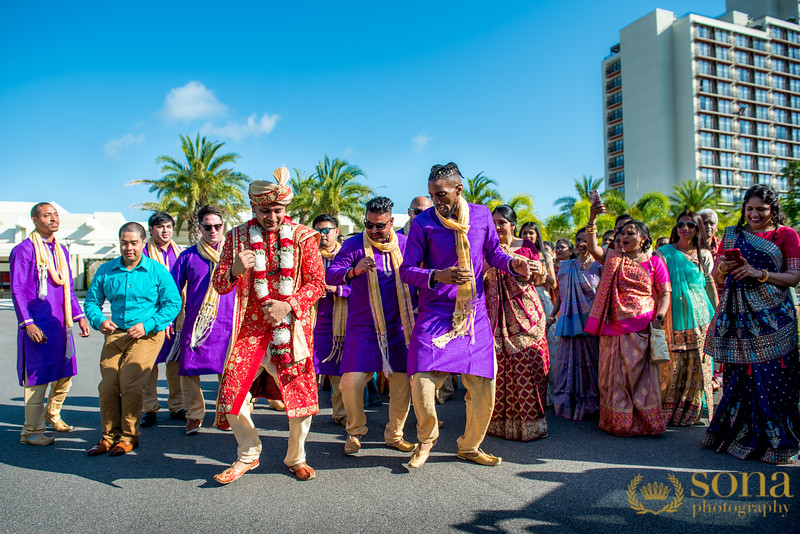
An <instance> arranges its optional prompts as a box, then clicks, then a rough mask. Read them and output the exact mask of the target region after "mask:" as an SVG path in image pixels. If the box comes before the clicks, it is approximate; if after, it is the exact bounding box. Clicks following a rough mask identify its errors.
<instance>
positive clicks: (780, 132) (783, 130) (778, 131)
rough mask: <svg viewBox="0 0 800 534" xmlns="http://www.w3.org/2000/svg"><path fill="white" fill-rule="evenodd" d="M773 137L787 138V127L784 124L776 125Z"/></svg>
mask: <svg viewBox="0 0 800 534" xmlns="http://www.w3.org/2000/svg"><path fill="white" fill-rule="evenodd" d="M775 139H789V128H787V127H786V126H776V127H775Z"/></svg>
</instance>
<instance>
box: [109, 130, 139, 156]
mask: <svg viewBox="0 0 800 534" xmlns="http://www.w3.org/2000/svg"><path fill="white" fill-rule="evenodd" d="M140 143H144V134H139V135H131V134H125V135H123V136H122V137H120V138H119V139H112V140H111V141H109V142H108V143H106V144H105V145H103V150H104V151H105V153H106V156H108V157H109V158H112V159H119V157H120V155H121V153H122V149H123V148H127V147H129V146H131V145H138V144H140Z"/></svg>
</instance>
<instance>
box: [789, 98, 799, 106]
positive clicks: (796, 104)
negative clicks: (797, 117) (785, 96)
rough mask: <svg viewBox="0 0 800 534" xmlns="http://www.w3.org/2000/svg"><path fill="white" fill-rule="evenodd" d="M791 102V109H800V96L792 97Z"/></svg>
mask: <svg viewBox="0 0 800 534" xmlns="http://www.w3.org/2000/svg"><path fill="white" fill-rule="evenodd" d="M789 100H790V104H791V107H793V108H794V109H800V96H792V97H790V99H789Z"/></svg>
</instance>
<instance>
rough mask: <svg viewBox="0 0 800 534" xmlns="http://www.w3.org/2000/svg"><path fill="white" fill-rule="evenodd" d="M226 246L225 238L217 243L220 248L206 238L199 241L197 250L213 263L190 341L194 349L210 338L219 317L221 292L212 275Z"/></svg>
mask: <svg viewBox="0 0 800 534" xmlns="http://www.w3.org/2000/svg"><path fill="white" fill-rule="evenodd" d="M224 246H225V238H223V239H222V241H220V242H219V244H218V245H217V247H219V249H216V248H214V246H213V245H210V244H209V243H207V242H206V240H205V239H200V241H198V242H197V252H198V253H199V254H200V256H202V257H203V258H204V259H205V260H207V261H208V262H209V263H210V264H211V265H210V270H209V271H208V273H209V276H208V289H207V290H206V295H205V297H203V303H202V304H201V305H200V311H199V312H198V314H197V317H196V318H195V320H194V325H193V326H192V339H191V340H190V341H189V346H190V347H191V348H192V349H196V348H197V347H199V346H200V345H202V344H203V342H204V341H205V340H206V339H208V336H209V334H211V329H212V328H213V327H214V321H215V320H216V318H217V310H218V309H219V293H217V291H216V290H215V289H214V284H212V283H211V277H212V276H213V275H214V269H216V268H217V264H218V263H219V251H220V250H222V247H224Z"/></svg>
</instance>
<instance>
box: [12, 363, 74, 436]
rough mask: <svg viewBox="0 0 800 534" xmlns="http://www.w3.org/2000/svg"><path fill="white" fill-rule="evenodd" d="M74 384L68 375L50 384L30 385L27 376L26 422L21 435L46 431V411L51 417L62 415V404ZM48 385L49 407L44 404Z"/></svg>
mask: <svg viewBox="0 0 800 534" xmlns="http://www.w3.org/2000/svg"><path fill="white" fill-rule="evenodd" d="M71 385H72V377H71V376H68V377H66V378H62V379H60V380H56V381H55V382H50V383H49V384H39V385H36V386H29V385H28V377H27V376H26V377H25V388H24V396H25V424H24V425H23V426H22V432H21V435H23V436H34V435H36V434H41V433H42V432H44V431H45V426H44V425H45V420H44V417H45V413H46V414H47V416H48V417H49V418H50V419H58V418H60V417H61V406H62V405H63V404H64V399H65V398H66V396H67V393H68V392H69V388H70V386H71ZM47 386H50V395H49V396H48V398H47V409H45V406H44V397H45V393H47Z"/></svg>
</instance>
